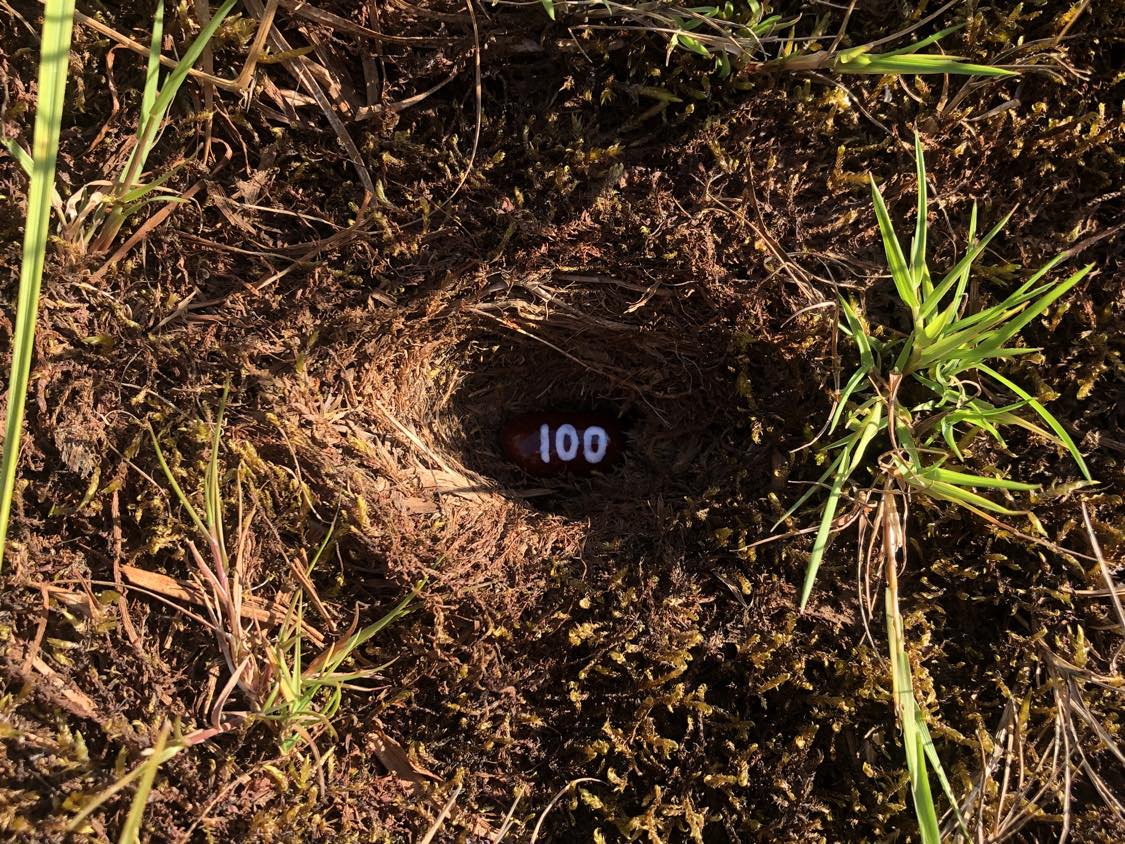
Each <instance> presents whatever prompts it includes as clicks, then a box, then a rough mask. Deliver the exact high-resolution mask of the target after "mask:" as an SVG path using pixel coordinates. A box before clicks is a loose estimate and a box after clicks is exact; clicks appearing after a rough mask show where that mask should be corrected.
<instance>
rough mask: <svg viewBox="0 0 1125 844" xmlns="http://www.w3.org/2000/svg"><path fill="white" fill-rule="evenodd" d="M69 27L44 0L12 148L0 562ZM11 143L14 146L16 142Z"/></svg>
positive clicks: (68, 3)
mask: <svg viewBox="0 0 1125 844" xmlns="http://www.w3.org/2000/svg"><path fill="white" fill-rule="evenodd" d="M73 27H74V0H47V4H46V6H45V7H44V12H43V40H42V43H41V44H40V51H39V101H38V103H37V104H36V107H35V132H34V138H33V141H32V144H33V146H32V152H31V156H30V161H28V160H27V156H20V155H18V154H17V153H15V152H14V151H13V154H14V155H16V157H17V159H19V160H20V161H21V163H23V165H24V166H25V167H27V166H30V168H31V183H30V187H29V188H28V193H27V217H26V221H25V225H24V235H23V263H22V264H21V266H20V287H19V298H18V300H17V303H16V327H15V333H14V335H13V337H12V368H11V372H10V374H9V375H10V377H9V381H8V418H7V424H6V425H5V434H4V455H3V458H2V460H0V568H3V564H4V550H5V547H6V545H7V540H8V525H9V520H10V518H11V514H12V498H13V495H14V493H15V487H16V466H17V465H18V463H19V456H20V440H21V438H22V435H23V419H24V410H25V406H26V402H27V382H28V379H29V378H30V377H31V355H32V353H33V352H34V348H35V325H36V322H37V319H38V316H39V291H40V288H41V287H42V284H43V265H44V263H45V262H46V256H47V237H48V234H49V230H50V223H51V200H52V197H53V196H54V191H55V166H56V164H57V162H58V152H59V135H60V133H61V131H62V113H63V99H64V97H65V95H66V78H67V71H68V62H69V57H70V36H71V31H72V30H73ZM11 147H15V149H19V148H18V147H16V146H15V144H12V145H11ZM11 147H9V148H11Z"/></svg>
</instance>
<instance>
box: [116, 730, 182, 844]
mask: <svg viewBox="0 0 1125 844" xmlns="http://www.w3.org/2000/svg"><path fill="white" fill-rule="evenodd" d="M170 729H171V727H170V725H169V724H168V722H165V723H164V726H163V727H161V729H160V735H158V736H157V737H156V744H154V745H153V746H152V755H151V756H150V757H148V759H146V760H145V761H144V762H142V763H141V779H140V781H139V782H138V783H137V790H136V792H135V793H134V794H133V800H132V802H131V803H130V804H129V814H128V815H126V816H125V823H123V824H122V825H121V834H120V835H119V836H118V837H117V844H138V843H139V842H140V840H141V821H142V820H144V816H145V804H147V803H148V796H149V794H150V793H151V792H152V784H153V782H155V781H156V771H157V769H159V768H160V763H161V762H163V761H164V759H163V756H164V747H165V744H166V743H167V741H168V733H169V732H170Z"/></svg>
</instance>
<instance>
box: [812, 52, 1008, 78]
mask: <svg viewBox="0 0 1125 844" xmlns="http://www.w3.org/2000/svg"><path fill="white" fill-rule="evenodd" d="M833 70H836V71H838V72H843V73H864V74H877V75H880V76H881V75H883V74H905V75H909V76H920V75H923V74H927V73H948V74H951V75H959V76H1015V75H1016V74H1015V72H1014V71H1011V70H1005V69H1004V68H1002V67H993V66H992V65H987V64H972V63H970V62H965V61H961V60H960V59H959V58H957V57H956V56H945V55H937V56H932V55H916V54H913V53H911V54H904V55H891V54H889V53H883V54H868V55H865V56H861V57H860V58H859V59H857V60H855V61H851V62H847V63H845V64H842V65H838V66H836V67H834V68H833Z"/></svg>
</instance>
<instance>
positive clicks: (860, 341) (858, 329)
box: [840, 297, 875, 369]
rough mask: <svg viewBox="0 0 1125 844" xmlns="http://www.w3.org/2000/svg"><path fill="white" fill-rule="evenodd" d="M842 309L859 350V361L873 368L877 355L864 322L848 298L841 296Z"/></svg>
mask: <svg viewBox="0 0 1125 844" xmlns="http://www.w3.org/2000/svg"><path fill="white" fill-rule="evenodd" d="M840 309H841V310H842V311H843V312H844V319H845V320H846V321H847V327H848V331H849V333H850V334H851V336H852V339H853V340H855V345H856V348H857V349H858V350H859V362H860V364H861V365H862V366H864V367H867V368H868V369H871V368H872V367H873V366H875V356H874V354H872V351H871V338H870V337H869V336H868V335H867V332H866V331H864V330H863V323H862V322H860V319H859V314H857V313H856V311H855V308H853V307H852V306H851V305H850V304H849V303H848V301H847V300H846V299H844V298H843V297H840Z"/></svg>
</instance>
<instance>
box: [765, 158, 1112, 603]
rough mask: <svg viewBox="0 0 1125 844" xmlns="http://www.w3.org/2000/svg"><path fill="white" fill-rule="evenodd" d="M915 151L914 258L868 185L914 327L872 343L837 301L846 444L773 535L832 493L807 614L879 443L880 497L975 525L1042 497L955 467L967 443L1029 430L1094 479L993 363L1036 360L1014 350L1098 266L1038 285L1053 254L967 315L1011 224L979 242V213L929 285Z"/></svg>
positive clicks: (829, 453) (921, 174) (834, 420)
mask: <svg viewBox="0 0 1125 844" xmlns="http://www.w3.org/2000/svg"><path fill="white" fill-rule="evenodd" d="M914 148H915V162H916V167H917V179H918V212H917V213H918V219H917V222H916V225H915V232H914V239H913V241H912V243H911V248H910V253H909V257H908V256H907V254H906V253H905V252H904V251H903V249H902V245H901V244H900V242H899V239H898V235H897V234H895V230H894V226H893V224H892V223H891V219H890V214H889V213H888V212H887V207H886V204H885V203H884V201H883V195H882V193H881V192H880V191H879V188H878V186H877V185H876V184H875V181H874V179H872V180H871V195H872V200H873V202H874V205H875V215H876V218H877V220H878V223H879V231H880V234H881V235H882V239H883V247H884V251H885V253H886V257H887V262H888V265H889V267H890V272H891V277H892V279H893V280H894V284H895V289H896V291H897V293H898V297H899V300H900V302H901V303H902V305H903V306H904V307H905V308H906V309H907V310H908V311H909V312H910V318H911V323H912V328H911V330H910V332H909V333H907V334H905V335H904V334H902V333H901V332H896V331H894V330H893V329H890V328H887V329H886V330H885V331H884V332H881V334H883V335H885V336H888V337H889V339H878V338H877V336H876V335H875V334H874V333H873V332H870V331H868V330H867V328H866V327H865V325H864V321H863V319H862V318H861V316H860V313H859V311H858V310H857V308H856V307H855V306H854V305H852V304H851V303H849V302H848V301H847V300H846V299H844V298H841V299H840V310H841V312H842V314H843V320H842V321H841V323H840V330H841V331H842V332H843V333H844V334H845V335H847V336H848V337H850V338H851V339H852V341H853V343H854V344H855V347H856V351H857V352H858V354H859V366H858V367H857V368H856V369H855V371H854V372H853V373H852V374H851V377H850V378H849V379H848V380H847V382H846V383H845V386H844V388H843V390H842V391H841V392H840V395H839V396H838V397H837V399H836V403H835V407H834V408H833V410H832V413H831V415H830V417H829V421H828V426H827V429H826V432H825V435H826V436H828V437H831V436H832V435H833V434H835V433H836V432H837V430H839V429H841V428H842V429H843V430H844V431H846V432H847V433H845V434H844V435H843V436H841V437H840V438H839V439H837V440H835V441H833V442H831V443H829V444H828V445H827V446H825V447H824V448H822V449H821V452H822V454H823V455H825V456H826V457H828V458H830V460H831V462H830V463H829V466H828V469H827V471H825V472H824V474H823V475H821V477H820V479H819V481H818V484H817V485H816V486H813V487H811V488H810V489H809V490H808V491H807V492H806V493H805V494H804V495H802V496H801V497H800V498H799V499H798V500H797V502H796V503H794V504H793V506H792V507H790V508H789V509H788V510H787V511H786V512H785V514H784V515H783V516H782V519H781V520H779V524H780V521H783V520H784V519H787V518H788V517H789V516H791V515H792V514H793V513H795V512H796V511H797V510H798V509H800V507H802V506H803V505H804V504H805V502H806V501H808V500H809V499H810V498H811V497H812V496H813V495H814V494H815V493H816V491H817V490H818V489H819V488H821V485H823V484H825V483H828V484H829V491H828V496H827V498H826V499H825V503H824V507H823V510H822V512H821V520H820V526H819V529H818V531H817V534H816V539H815V540H814V541H813V548H812V553H811V554H810V556H809V562H808V567H807V569H806V572H805V581H804V584H803V586H802V588H801V608H802V609H803V608H804V607H805V605H806V604H807V603H808V599H809V595H810V594H811V593H812V587H813V583H814V582H815V580H816V574H817V570H818V569H819V567H820V563H821V561H822V560H823V558H824V553H825V551H826V550H827V549H828V546H829V543H830V541H831V537H832V534H833V532H834V521H835V515H836V511H837V508H838V506H839V503H840V500H841V498H842V496H843V494H844V487H845V485H846V484H847V483H848V481H849V480H850V479H851V478H852V476H853V475H854V474H855V473H856V472H857V471H859V470H860V469H863V468H867V466H868V463H867V462H865V460H866V459H867V458H868V456H869V449H870V446H871V445H872V443H874V442H875V441H876V438H880V442H883V441H886V443H887V444H888V445H889V449H886V450H884V451H883V452H882V454H881V455H880V456H879V457H878V459H877V460H876V461H874V462H875V463H876V468H875V469H874V473H875V481H874V483H873V486H874V487H875V488H879V487H881V486H882V479H883V478H890V479H892V480H893V481H894V482H895V483H896V485H900V486H901V487H902V488H903V489H904V490H908V491H911V492H915V493H920V494H922V495H924V496H926V497H928V498H931V499H935V500H940V501H945V502H949V503H952V504H956V505H957V506H960V507H964V508H965V509H967V510H970V511H972V512H973V513H976V514H978V515H987V514H989V513H995V514H999V515H1003V516H1013V515H1017V514H1018V511H1015V510H1012V509H1010V508H1009V507H1007V506H1005V505H1004V504H1001V503H1000V502H999V501H997V500H995V498H991V497H988V496H987V495H986V494H985V493H984V492H983V491H985V490H1003V491H1007V492H1025V491H1030V490H1034V489H1037V488H1038V485H1037V484H1030V483H1023V482H1020V481H1015V480H1011V479H1009V478H1005V477H1002V476H998V475H995V474H992V475H982V474H974V473H972V472H968V471H965V470H964V469H963V468H962V467H960V463H961V462H962V461H964V460H965V449H966V448H968V444H969V443H970V442H971V441H972V440H974V439H975V438H976V437H977V436H978V435H981V434H985V435H987V436H989V437H991V438H992V439H993V440H995V441H996V442H997V443H998V444H999V445H1000V446H1001V447H1002V448H1006V447H1007V443H1006V441H1005V439H1004V436H1003V433H1002V432H1003V430H1004V429H1006V428H1011V427H1019V428H1023V429H1026V430H1028V431H1031V432H1032V433H1034V434H1037V435H1038V436H1040V437H1042V438H1043V439H1045V440H1048V441H1050V442H1053V443H1055V444H1056V445H1058V446H1060V447H1062V448H1064V449H1066V451H1068V452H1069V453H1070V455H1071V457H1072V458H1073V459H1074V461H1075V463H1076V464H1077V466H1078V468H1079V470H1080V471H1081V473H1082V475H1083V477H1084V478H1085V479H1086V480H1087V481H1091V480H1092V478H1091V477H1090V472H1089V469H1088V468H1087V466H1086V461H1085V460H1084V459H1083V457H1082V454H1081V453H1080V452H1079V450H1078V446H1077V445H1076V444H1075V442H1074V440H1073V439H1072V438H1071V436H1070V434H1069V433H1067V431H1066V429H1065V428H1064V427H1063V426H1062V424H1061V423H1060V422H1059V421H1058V420H1057V419H1056V418H1055V417H1054V416H1053V415H1052V414H1051V413H1050V411H1048V410H1047V409H1046V408H1045V407H1044V406H1043V404H1042V403H1041V402H1040V401H1039V400H1038V399H1036V398H1035V397H1034V396H1032V395H1031V394H1030V393H1029V392H1027V390H1025V389H1024V388H1023V387H1021V386H1020V385H1019V384H1017V383H1015V382H1014V381H1012V380H1011V379H1009V378H1008V377H1006V376H1005V375H1003V374H1001V373H1000V372H999V371H997V370H996V369H995V368H994V366H993V362H994V361H998V360H1003V359H1006V358H1013V357H1017V356H1020V355H1026V354H1030V353H1032V352H1036V351H1038V349H1030V348H1025V347H1019V346H1013V345H1009V344H1010V343H1011V342H1012V341H1014V340H1015V338H1016V337H1017V335H1018V334H1019V332H1020V331H1021V330H1022V329H1023V328H1024V327H1025V326H1027V325H1028V324H1029V323H1030V322H1031V321H1032V320H1033V319H1035V318H1037V317H1039V316H1041V315H1042V314H1043V313H1044V312H1045V311H1046V310H1047V308H1049V307H1050V306H1051V305H1052V304H1053V303H1054V302H1055V301H1056V300H1058V299H1059V298H1060V297H1061V296H1063V295H1064V294H1065V293H1066V292H1067V291H1069V290H1070V289H1071V288H1072V287H1074V285H1076V284H1077V283H1078V282H1080V281H1081V280H1082V279H1083V278H1085V277H1086V275H1087V274H1088V273H1089V272H1090V270H1091V269H1092V268H1093V265H1092V264H1089V265H1087V266H1085V267H1083V268H1082V269H1080V270H1078V271H1077V272H1075V273H1073V274H1071V275H1070V276H1069V277H1068V278H1066V279H1065V280H1063V281H1044V278H1045V277H1046V276H1047V274H1048V273H1050V272H1051V270H1053V269H1054V268H1055V267H1056V266H1057V265H1058V264H1059V263H1060V262H1061V261H1062V260H1063V259H1064V258H1065V257H1066V256H1065V253H1063V254H1060V255H1058V256H1056V257H1055V258H1053V259H1052V260H1050V261H1048V262H1047V263H1046V264H1045V265H1044V266H1043V267H1041V268H1040V269H1039V270H1038V271H1036V272H1035V273H1034V274H1033V275H1032V276H1031V277H1030V278H1028V279H1027V281H1025V282H1024V283H1023V284H1022V285H1020V286H1019V287H1018V288H1017V289H1016V290H1014V291H1012V292H1011V293H1010V294H1009V295H1008V296H1007V297H1006V298H1005V299H1004V300H1003V301H1001V302H1000V303H999V304H996V305H993V306H991V307H988V308H984V309H982V310H979V311H976V312H974V313H965V309H966V306H967V304H968V298H969V280H970V277H971V274H972V269H973V262H974V261H976V259H977V258H978V257H979V256H980V255H981V253H982V252H983V251H984V249H985V248H986V247H987V246H988V244H989V243H990V242H991V241H992V240H993V238H995V237H996V235H997V234H999V233H1000V231H1001V230H1002V229H1003V227H1004V225H1005V224H1006V223H1007V221H1008V219H1009V218H1010V217H1011V214H1010V213H1009V214H1008V215H1006V216H1005V217H1004V218H1003V219H1002V220H1000V222H998V223H997V224H996V225H995V226H994V227H993V228H992V229H991V230H990V231H989V232H988V233H987V234H985V235H984V237H982V238H979V239H978V238H977V237H976V228H977V210H976V206H975V204H974V206H973V211H972V214H971V217H970V221H969V237H968V245H967V247H966V251H965V254H964V255H963V256H962V257H961V259H960V260H959V261H957V263H956V264H954V266H953V267H952V268H950V269H949V271H948V272H946V274H945V275H944V276H942V277H941V279H940V280H939V281H937V283H935V282H934V280H933V279H932V277H931V275H930V270H929V267H928V265H927V262H926V209H927V201H926V170H925V160H924V158H923V154H922V146H921V142H920V141H919V140H918V138H917V136H915V142H914ZM1006 393H1011V394H1012V395H1013V396H1014V400H1013V399H1012V398H1009V397H1005V394H1006ZM907 396H910V397H911V398H909V399H908V398H907ZM914 396H921V398H913V397H914ZM1029 411H1030V413H1029ZM1035 417H1038V418H1037V419H1036V418H1035ZM1044 426H1046V427H1044Z"/></svg>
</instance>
